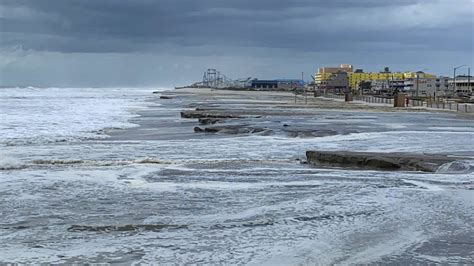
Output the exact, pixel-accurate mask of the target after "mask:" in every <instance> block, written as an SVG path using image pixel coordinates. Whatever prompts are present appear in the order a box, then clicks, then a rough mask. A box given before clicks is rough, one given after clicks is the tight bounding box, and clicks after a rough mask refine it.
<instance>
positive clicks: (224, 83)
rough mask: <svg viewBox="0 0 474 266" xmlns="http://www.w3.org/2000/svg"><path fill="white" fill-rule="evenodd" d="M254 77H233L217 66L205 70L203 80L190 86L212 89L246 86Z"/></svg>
mask: <svg viewBox="0 0 474 266" xmlns="http://www.w3.org/2000/svg"><path fill="white" fill-rule="evenodd" d="M251 80H252V78H250V77H249V78H246V79H237V80H234V79H231V78H229V77H227V76H226V75H224V74H223V73H221V72H220V71H218V70H217V69H215V68H209V69H207V70H206V71H205V72H204V75H203V77H202V81H200V82H196V83H194V84H192V85H191V86H190V87H196V88H212V89H223V88H245V87H248V86H249V83H250V81H251Z"/></svg>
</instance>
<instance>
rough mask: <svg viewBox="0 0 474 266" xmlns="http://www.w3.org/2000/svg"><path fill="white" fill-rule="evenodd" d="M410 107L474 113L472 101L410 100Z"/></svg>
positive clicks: (360, 98) (369, 98)
mask: <svg viewBox="0 0 474 266" xmlns="http://www.w3.org/2000/svg"><path fill="white" fill-rule="evenodd" d="M323 96H324V97H326V98H331V99H345V95H341V94H325V95H323ZM353 99H354V100H357V101H363V102H367V103H375V104H384V105H390V106H393V104H394V102H393V101H394V99H393V98H387V97H376V96H358V95H355V96H353ZM407 107H408V108H410V107H424V108H430V109H440V110H451V111H456V112H461V113H474V104H471V103H457V102H447V101H441V100H438V101H434V100H432V99H427V100H412V99H409V100H408V106H407Z"/></svg>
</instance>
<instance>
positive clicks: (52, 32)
mask: <svg viewBox="0 0 474 266" xmlns="http://www.w3.org/2000/svg"><path fill="white" fill-rule="evenodd" d="M469 1H470V0H468V1H462V0H461V1H459V2H460V3H464V4H466V3H467V4H469ZM436 2H437V0H417V1H415V0H398V1H393V0H358V1H346V0H335V1H334V0H333V1H327V0H325V1H320V0H301V1H276V0H239V1H237V0H230V1H221V0H202V1H196V0H181V1H176V0H156V1H152V0H121V1H115V0H68V1H64V0H3V1H2V2H1V3H2V9H3V12H2V13H3V14H2V16H1V18H0V25H1V31H2V42H1V45H2V46H3V47H8V46H15V45H22V47H23V48H24V49H32V50H40V51H60V52H92V53H103V52H137V51H138V52H140V51H147V52H149V51H152V52H160V51H163V50H162V49H164V48H166V47H168V48H169V47H171V46H182V47H186V46H202V45H216V46H219V45H223V46H229V47H269V48H285V49H299V50H300V51H308V52H318V51H331V50H335V49H364V48H367V49H374V48H375V47H373V45H368V46H366V44H368V43H370V42H384V43H387V42H388V43H394V44H399V45H400V48H404V47H407V48H410V49H413V47H423V48H426V47H432V46H436V47H438V48H439V47H441V48H443V43H444V42H443V41H440V37H439V36H441V35H443V36H445V37H449V38H450V40H452V41H457V42H458V43H460V44H461V45H462V46H464V48H466V47H467V46H468V45H469V44H472V43H469V42H467V43H466V42H465V41H463V38H464V39H465V38H466V37H465V36H464V35H462V34H452V33H451V32H450V31H443V24H442V23H441V24H437V25H436V26H437V28H438V30H439V31H440V32H439V34H440V35H439V34H438V33H437V34H427V33H429V32H430V30H432V29H430V27H429V26H430V25H415V26H416V28H412V29H410V28H407V25H405V26H404V25H396V24H395V25H392V24H390V23H389V22H390V20H391V19H393V20H397V19H414V18H403V17H402V18H390V16H393V15H394V14H395V15H396V14H397V13H394V12H393V10H396V9H400V8H403V7H410V6H416V5H427V4H433V3H434V4H435V3H436ZM379 13H381V14H379ZM374 15H375V17H374ZM384 15H385V16H386V17H384ZM407 15H408V16H410V15H411V16H417V15H419V14H416V13H414V14H407ZM333 19H334V20H333ZM351 19H355V20H357V21H359V23H361V25H360V27H357V25H355V26H354V25H351V24H350V23H351ZM440 19H444V17H443V16H440ZM380 20H387V21H388V22H387V21H380ZM415 20H416V18H415ZM460 23H461V22H459V24H460ZM377 24H379V25H380V27H377ZM455 24H456V23H455ZM388 27H390V28H388ZM420 30H422V31H420ZM349 43H350V44H351V45H349ZM380 48H381V49H382V48H383V47H382V46H381V47H380ZM445 48H449V46H448V45H446V47H445ZM199 52H201V53H202V52H205V51H199Z"/></svg>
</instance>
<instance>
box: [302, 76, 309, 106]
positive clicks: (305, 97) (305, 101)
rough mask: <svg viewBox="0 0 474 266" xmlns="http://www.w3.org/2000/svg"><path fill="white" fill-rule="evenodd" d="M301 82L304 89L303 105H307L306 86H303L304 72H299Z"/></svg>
mask: <svg viewBox="0 0 474 266" xmlns="http://www.w3.org/2000/svg"><path fill="white" fill-rule="evenodd" d="M301 82H303V89H304V104H308V94H307V93H306V86H305V85H304V72H301Z"/></svg>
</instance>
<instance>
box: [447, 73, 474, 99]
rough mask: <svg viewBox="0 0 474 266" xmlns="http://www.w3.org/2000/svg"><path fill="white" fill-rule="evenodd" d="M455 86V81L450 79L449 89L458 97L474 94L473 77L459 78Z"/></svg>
mask: <svg viewBox="0 0 474 266" xmlns="http://www.w3.org/2000/svg"><path fill="white" fill-rule="evenodd" d="M453 84H454V79H453V78H450V79H449V80H448V87H449V89H450V90H451V91H452V92H455V93H456V94H458V95H472V94H473V93H474V77H472V76H457V77H456V86H454V85H453Z"/></svg>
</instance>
